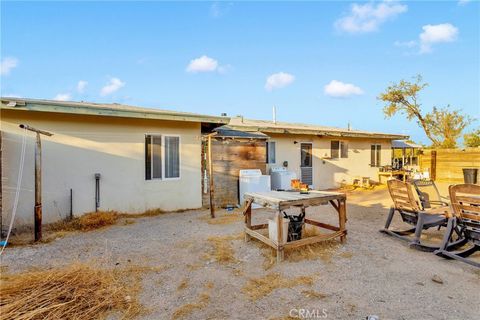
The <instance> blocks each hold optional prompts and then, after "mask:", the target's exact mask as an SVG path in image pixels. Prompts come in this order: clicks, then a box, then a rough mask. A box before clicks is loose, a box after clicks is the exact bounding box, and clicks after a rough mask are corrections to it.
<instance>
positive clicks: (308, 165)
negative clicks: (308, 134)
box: [300, 142, 313, 186]
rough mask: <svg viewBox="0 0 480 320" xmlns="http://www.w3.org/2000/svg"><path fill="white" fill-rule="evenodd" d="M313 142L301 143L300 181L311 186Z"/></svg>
mask: <svg viewBox="0 0 480 320" xmlns="http://www.w3.org/2000/svg"><path fill="white" fill-rule="evenodd" d="M312 149H313V146H312V143H311V142H302V143H300V181H302V183H306V184H308V185H309V186H312V185H313V154H312Z"/></svg>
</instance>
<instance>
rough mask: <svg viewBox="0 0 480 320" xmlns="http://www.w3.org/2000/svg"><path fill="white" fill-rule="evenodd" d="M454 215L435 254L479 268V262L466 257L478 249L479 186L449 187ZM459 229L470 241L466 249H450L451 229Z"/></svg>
mask: <svg viewBox="0 0 480 320" xmlns="http://www.w3.org/2000/svg"><path fill="white" fill-rule="evenodd" d="M449 192H450V200H451V202H452V208H453V212H454V214H455V217H454V218H452V219H449V221H448V226H447V231H446V232H445V235H444V238H443V242H442V245H441V246H440V248H439V249H438V250H436V251H435V254H437V255H439V256H443V257H445V258H453V259H457V260H460V261H463V262H465V263H468V264H470V265H472V266H475V267H478V268H480V262H475V261H473V260H471V259H467V258H466V257H468V256H470V255H471V254H473V253H474V252H476V251H480V186H478V185H474V184H459V185H453V186H450V188H449ZM457 230H459V231H460V236H461V237H463V239H464V240H465V243H467V242H468V243H471V244H472V246H470V247H469V248H468V249H465V250H463V251H452V246H451V243H452V235H453V231H457Z"/></svg>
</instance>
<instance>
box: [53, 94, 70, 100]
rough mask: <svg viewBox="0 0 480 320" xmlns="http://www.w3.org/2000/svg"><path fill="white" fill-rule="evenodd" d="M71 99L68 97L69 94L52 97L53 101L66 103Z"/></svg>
mask: <svg viewBox="0 0 480 320" xmlns="http://www.w3.org/2000/svg"><path fill="white" fill-rule="evenodd" d="M71 98H72V97H71V96H70V93H59V94H57V95H56V96H55V97H53V100H58V101H68V100H70V99H71Z"/></svg>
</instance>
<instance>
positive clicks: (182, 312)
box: [172, 292, 210, 319]
mask: <svg viewBox="0 0 480 320" xmlns="http://www.w3.org/2000/svg"><path fill="white" fill-rule="evenodd" d="M209 302H210V295H209V294H208V293H206V292H202V293H201V294H200V295H199V297H198V300H197V301H196V302H193V303H187V304H184V305H183V306H181V307H179V308H178V309H177V310H175V311H174V312H173V315H172V319H182V318H184V317H186V316H187V315H189V314H191V313H192V312H193V311H194V310H201V309H203V308H205V307H206V306H207V305H208V303H209Z"/></svg>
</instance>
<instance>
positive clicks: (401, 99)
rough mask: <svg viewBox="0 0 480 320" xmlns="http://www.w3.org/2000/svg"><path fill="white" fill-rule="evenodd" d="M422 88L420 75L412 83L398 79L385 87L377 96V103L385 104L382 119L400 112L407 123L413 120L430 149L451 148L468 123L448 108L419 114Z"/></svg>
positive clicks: (420, 111) (469, 121)
mask: <svg viewBox="0 0 480 320" xmlns="http://www.w3.org/2000/svg"><path fill="white" fill-rule="evenodd" d="M426 86H428V83H426V82H423V78H422V76H421V75H417V76H416V77H415V78H414V81H413V82H409V81H405V80H400V82H398V83H394V84H392V85H390V86H388V87H387V89H386V90H385V92H383V93H381V94H380V95H379V96H378V99H379V100H382V101H383V102H385V103H387V105H385V107H384V108H383V112H384V114H385V117H386V118H391V117H393V116H394V115H396V114H397V113H400V114H404V115H405V116H406V117H407V119H408V120H410V121H411V120H413V119H416V120H417V122H418V124H419V125H420V126H421V127H422V128H423V131H424V132H425V135H426V136H427V138H428V139H429V140H430V141H431V142H432V146H433V147H436V148H455V147H456V145H457V139H458V138H459V137H460V136H461V134H462V131H463V129H465V127H466V126H468V125H469V124H470V123H471V121H472V120H471V118H470V117H469V116H467V115H463V114H462V113H461V112H460V111H459V110H453V111H452V110H450V109H449V107H450V106H447V107H445V108H437V107H434V108H433V110H432V112H430V113H426V114H423V112H422V109H421V104H420V102H419V93H420V91H422V89H423V88H425V87H426Z"/></svg>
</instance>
